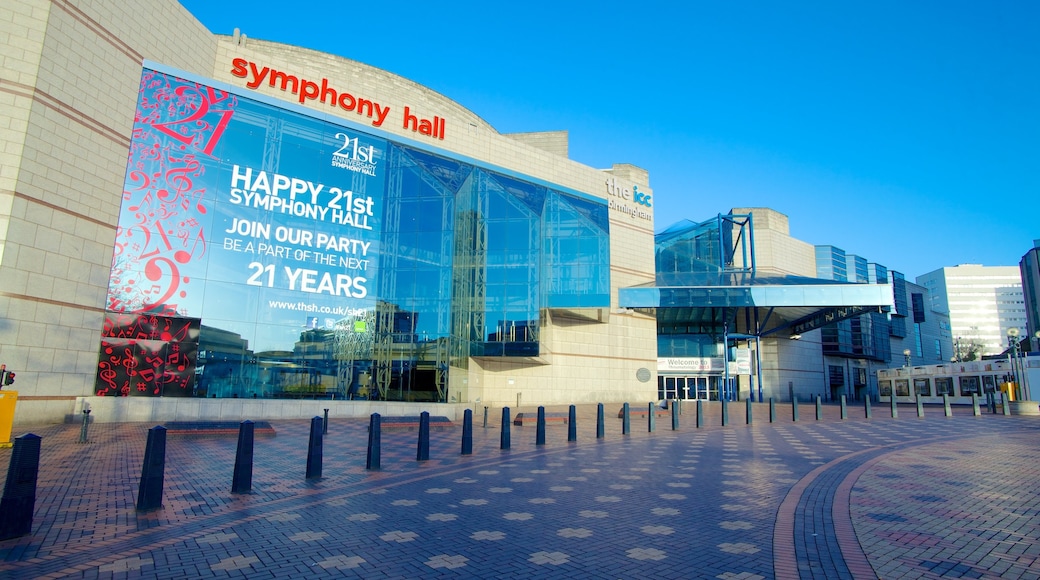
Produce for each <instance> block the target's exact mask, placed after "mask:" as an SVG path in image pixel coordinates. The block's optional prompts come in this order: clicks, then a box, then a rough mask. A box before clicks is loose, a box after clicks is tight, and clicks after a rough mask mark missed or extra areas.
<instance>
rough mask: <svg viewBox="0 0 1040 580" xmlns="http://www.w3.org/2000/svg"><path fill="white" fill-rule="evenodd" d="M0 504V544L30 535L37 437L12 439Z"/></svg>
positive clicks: (36, 460) (34, 488) (25, 436)
mask: <svg viewBox="0 0 1040 580" xmlns="http://www.w3.org/2000/svg"><path fill="white" fill-rule="evenodd" d="M13 447H14V448H13V449H12V450H11V462H10V464H8V467H7V481H6V483H4V496H3V499H2V500H0V540H9V539H11V538H17V537H18V536H24V535H26V534H29V533H31V532H32V521H33V511H34V510H35V507H36V480H37V477H38V475H39V473H40V436H39V435H34V434H32V433H26V434H25V435H22V436H20V437H15V438H14V446H13Z"/></svg>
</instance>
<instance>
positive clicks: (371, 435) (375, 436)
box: [365, 413, 383, 469]
mask: <svg viewBox="0 0 1040 580" xmlns="http://www.w3.org/2000/svg"><path fill="white" fill-rule="evenodd" d="M382 435H383V434H382V417H381V416H380V415H379V413H372V415H371V416H370V417H369V418H368V454H367V456H366V457H365V469H379V465H380V462H381V460H382V457H381V455H382V449H381V447H382V438H383V437H382Z"/></svg>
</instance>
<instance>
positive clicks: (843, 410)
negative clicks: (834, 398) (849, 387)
mask: <svg viewBox="0 0 1040 580" xmlns="http://www.w3.org/2000/svg"><path fill="white" fill-rule="evenodd" d="M848 418H849V409H848V407H847V406H846V400H845V394H844V393H842V395H841V420H842V421H844V420H845V419H848Z"/></svg>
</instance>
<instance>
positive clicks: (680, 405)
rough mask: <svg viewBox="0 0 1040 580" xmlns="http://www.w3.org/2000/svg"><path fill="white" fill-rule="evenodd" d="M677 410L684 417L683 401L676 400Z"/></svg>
mask: <svg viewBox="0 0 1040 580" xmlns="http://www.w3.org/2000/svg"><path fill="white" fill-rule="evenodd" d="M675 408H676V409H679V414H680V415H682V399H676V400H675Z"/></svg>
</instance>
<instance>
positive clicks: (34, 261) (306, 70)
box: [0, 0, 656, 423]
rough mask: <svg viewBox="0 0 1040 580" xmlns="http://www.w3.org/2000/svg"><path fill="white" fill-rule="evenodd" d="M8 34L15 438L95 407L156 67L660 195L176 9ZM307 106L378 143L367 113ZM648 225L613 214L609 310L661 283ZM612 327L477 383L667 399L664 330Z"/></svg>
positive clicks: (365, 71) (590, 329)
mask: <svg viewBox="0 0 1040 580" xmlns="http://www.w3.org/2000/svg"><path fill="white" fill-rule="evenodd" d="M0 32H2V34H3V38H4V42H3V43H2V44H0V110H2V111H3V113H2V115H0V143H2V144H3V146H2V149H0V312H2V313H3V318H2V319H0V362H4V363H6V364H7V365H8V368H10V369H13V370H16V371H17V373H18V379H17V382H16V385H15V388H16V390H18V391H19V393H20V402H19V411H18V415H17V417H16V421H18V422H20V423H32V422H37V421H52V420H62V419H63V418H64V417H65V416H66V415H70V414H73V413H77V412H78V409H76V408H75V398H76V397H83V396H87V395H90V394H91V393H92V391H93V383H94V376H95V372H96V365H97V357H98V347H99V338H100V332H101V323H102V317H103V311H104V306H105V295H106V290H107V284H108V273H109V268H110V264H111V256H112V243H113V240H114V237H115V224H116V220H117V216H118V213H119V206H120V202H121V191H122V184H123V178H124V174H125V171H126V160H127V153H128V148H129V143H130V132H131V127H132V125H133V115H134V108H135V103H136V98H137V94H138V88H139V84H140V78H141V68H142V64H143V62H144V61H146V60H147V61H153V62H156V63H159V64H160V65H163V66H165V67H173V68H176V69H179V70H183V71H186V72H188V73H191V74H195V75H200V76H203V77H209V78H214V79H216V80H218V81H223V82H226V83H228V84H229V85H231V86H233V87H236V88H237V89H239V90H240V92H241V93H242V94H244V95H247V96H248V95H250V94H252V93H254V92H256V93H261V94H265V95H267V96H269V97H274V98H282V99H285V98H287V96H286V95H285V94H284V93H282V92H281V91H279V90H277V89H271V88H270V87H267V86H266V85H265V86H263V87H261V88H260V89H259V90H257V91H252V90H250V89H247V88H245V82H246V81H245V80H244V79H241V78H238V77H235V76H233V75H231V73H230V71H231V66H232V65H231V63H232V59H234V58H246V59H249V60H252V61H255V62H257V63H258V64H262V65H264V66H270V67H274V68H278V69H280V70H284V71H286V72H291V73H292V74H295V75H298V76H300V77H308V78H311V79H315V80H319V81H320V79H322V78H328V79H329V80H330V82H334V83H335V85H336V88H337V89H339V90H346V91H349V92H351V93H353V94H355V95H357V96H359V97H363V98H367V99H371V100H374V101H377V102H381V103H383V104H385V105H389V106H391V107H392V112H391V115H392V116H390V117H388V120H387V122H386V124H385V126H383V127H380V128H379V130H382V131H385V132H386V134H388V135H391V136H394V137H396V138H400V137H403V138H406V139H409V140H411V141H413V142H416V143H419V144H422V145H426V146H432V147H435V148H437V149H440V150H443V151H446V152H450V153H452V154H455V155H462V156H467V157H470V158H472V159H475V160H478V161H480V162H484V163H486V164H489V165H492V166H497V167H501V168H504V169H507V170H511V171H515V172H518V173H521V174H525V175H528V176H531V177H533V178H536V179H540V180H544V181H547V182H550V183H553V184H557V185H558V186H562V187H564V188H570V189H573V190H577V191H580V192H584V193H586V194H589V195H593V196H597V197H600V198H604V199H607V198H608V194H607V192H606V191H607V187H606V179H607V178H608V177H611V176H613V178H614V179H615V180H616V182H617V184H618V185H619V186H621V187H625V188H628V189H631V188H632V187H633V186H636V185H638V186H639V188H640V191H643V192H645V193H646V194H648V195H650V194H652V190H650V188H649V180H648V176H647V175H646V172H645V171H644V170H641V169H639V168H636V167H634V166H627V165H618V166H614V168H613V169H612V170H610V171H601V170H597V169H594V168H590V167H587V166H584V165H582V164H580V163H577V162H574V161H572V160H570V159H567V158H566V156H565V151H566V149H565V142H564V143H563V146H564V147H563V149H561V143H560V141H559V137H558V136H556V137H554V138H553V139H550V140H549V141H545V142H539V141H532V140H531V139H532V138H516V137H510V136H506V135H500V134H499V133H497V132H496V131H495V130H494V128H492V127H491V126H490V125H488V124H487V123H486V122H485V121H483V120H482V119H481V118H480V117H479V116H478V115H477V114H475V113H473V112H472V111H469V110H467V109H465V108H464V107H463V106H461V105H459V104H458V103H455V102H453V101H451V100H450V99H448V98H447V97H445V96H443V95H440V94H438V93H436V92H434V91H431V90H430V89H428V88H426V87H423V86H421V85H418V84H416V83H414V82H411V81H409V80H407V79H404V78H402V77H399V76H396V75H393V74H390V73H387V72H386V71H381V70H378V69H374V68H372V67H368V66H366V65H363V64H361V63H356V62H353V61H349V60H347V59H342V58H339V57H334V56H331V55H326V54H321V53H317V52H315V51H310V50H307V49H301V48H297V47H291V46H285V45H280V44H275V43H266V42H262V41H258V40H255V39H246V40H245V41H244V43H242V42H240V39H236V38H233V37H229V36H214V35H213V34H211V33H210V32H209V31H207V30H206V29H205V27H203V26H202V25H201V24H200V23H199V22H198V21H197V20H196V19H195V18H194V17H193V16H192V15H191V14H189V13H188V12H187V11H186V10H185V9H184V8H183V7H182V6H181V5H180V4H179V3H178V2H175V1H173V0H135V1H134V2H120V1H117V0H70V1H67V2H66V1H62V2H56V1H53V2H52V1H47V0H11V1H8V2H4V3H2V4H0ZM245 32H247V33H248V31H245ZM288 98H290V99H292V96H291V95H290V96H289V97H288ZM294 102H295V101H294ZM305 106H306V107H308V108H311V109H313V110H317V111H319V112H321V113H322V114H332V115H335V116H338V117H340V118H343V119H345V120H348V121H350V122H355V123H360V125H359V126H360V127H361V128H364V127H366V126H367V127H368V129H369V130H371V129H373V128H372V127H371V125H370V124H366V122H367V119H365V118H362V117H358V115H356V114H354V113H349V112H346V111H342V110H339V109H330V108H329V107H327V106H322V105H320V104H318V105H315V104H314V103H307V104H306V105H305ZM404 106H409V107H410V108H411V109H412V111H413V113H415V114H418V115H421V116H422V117H423V118H432V117H433V116H438V117H441V118H444V119H445V128H446V131H445V138H444V139H443V140H441V139H434V138H430V137H427V136H423V135H419V134H417V133H415V132H413V131H411V130H408V129H407V128H405V127H404V126H403V123H402V117H401V116H400V115H401V112H402V111H403V107H404ZM543 141H544V139H543ZM629 205H631V204H629ZM641 209H642V213H643V215H641V216H638V217H633V216H631V215H628V214H626V213H624V212H621V211H615V210H611V234H612V240H611V259H612V268H611V288H612V296H613V298H612V309H616V300H617V298H616V296H617V288H618V287H621V286H627V285H632V284H639V283H645V282H649V281H651V280H652V279H653V215H652V214H653V209H652V207H645V208H641ZM608 314H610V315H609V317H607V319H606V320H605V321H603V322H598V323H583V324H571V323H563V322H554V323H553V324H554V326H553V328H552V329H550V330H551V332H548V333H546V334H547V335H548V336H550V337H551V338H550V341H549V342H548V343H547V344H546V349H545V350H546V351H547V352H548V353H550V355H551V357H552V360H553V364H552V365H548V366H546V365H539V364H526V365H516V364H514V363H505V362H494V363H481V364H475V365H474V369H476V370H475V371H474V372H473V376H472V380H473V382H478V383H480V388H481V389H484V391H483V392H486V393H488V396H491V395H492V394H493V396H494V397H496V398H504V394H505V393H507V392H508V391H510V390H511V389H512V388H513V385H511V384H509V380H510V377H514V376H523V377H524V381H525V383H526V384H530V385H531V389H532V390H531V392H532V397H534V398H536V399H537V398H539V397H541V398H542V399H544V402H547V403H548V402H557V401H559V402H567V401H575V400H579V399H580V400H592V399H598V400H607V399H609V398H613V399H614V400H622V399H627V398H631V397H635V399H636V400H638V399H639V398H644V399H645V398H646V394H648V393H653V394H654V397H655V396H656V376H655V377H654V378H653V379H652V380H651V381H650V382H648V383H639V382H638V381H636V380H635V378H634V377H635V371H636V370H638V369H639V368H643V367H646V368H649V369H650V370H651V371H654V367H655V364H654V363H655V360H656V341H655V338H654V336H655V329H654V322H653V320H652V319H649V318H647V317H644V316H641V315H637V314H631V313H629V314H617V313H613V314H611V313H608ZM655 375H656V373H655ZM514 384H515V380H514ZM470 388H472V384H471V385H470ZM474 392H477V391H474ZM590 393H594V394H590ZM581 397H585V398H583V399H582V398H581Z"/></svg>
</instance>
